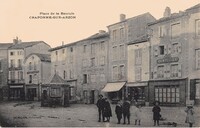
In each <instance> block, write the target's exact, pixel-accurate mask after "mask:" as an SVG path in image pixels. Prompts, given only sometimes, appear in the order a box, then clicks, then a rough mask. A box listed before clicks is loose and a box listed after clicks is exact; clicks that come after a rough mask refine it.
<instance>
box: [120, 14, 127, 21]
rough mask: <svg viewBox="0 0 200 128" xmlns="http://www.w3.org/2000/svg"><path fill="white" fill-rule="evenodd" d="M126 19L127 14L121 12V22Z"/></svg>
mask: <svg viewBox="0 0 200 128" xmlns="http://www.w3.org/2000/svg"><path fill="white" fill-rule="evenodd" d="M125 20H126V15H125V14H120V22H122V21H125Z"/></svg>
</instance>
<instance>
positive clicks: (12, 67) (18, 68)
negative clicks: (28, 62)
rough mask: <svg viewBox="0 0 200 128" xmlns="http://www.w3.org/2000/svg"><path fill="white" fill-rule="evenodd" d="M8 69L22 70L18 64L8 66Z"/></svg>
mask: <svg viewBox="0 0 200 128" xmlns="http://www.w3.org/2000/svg"><path fill="white" fill-rule="evenodd" d="M8 70H9V71H13V70H22V66H18V67H14V66H11V67H9V68H8Z"/></svg>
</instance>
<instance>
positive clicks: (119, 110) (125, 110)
mask: <svg viewBox="0 0 200 128" xmlns="http://www.w3.org/2000/svg"><path fill="white" fill-rule="evenodd" d="M130 106H131V103H130V101H129V100H128V99H125V100H124V102H123V103H121V102H120V101H119V102H118V103H117V105H116V107H115V113H116V116H117V120H118V122H117V123H118V124H120V123H121V119H122V116H123V119H124V120H123V121H124V122H123V124H126V120H127V124H130ZM97 107H98V112H99V120H98V121H99V122H101V119H102V121H103V122H109V121H110V117H112V110H111V107H110V103H109V102H108V99H107V98H103V95H99V100H98V101H97ZM140 108H141V106H140V105H139V106H138V110H137V111H136V116H137V119H136V120H135V124H137V122H138V124H139V125H140V119H141V116H140V113H141V109H140Z"/></svg>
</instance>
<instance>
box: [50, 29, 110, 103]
mask: <svg viewBox="0 0 200 128" xmlns="http://www.w3.org/2000/svg"><path fill="white" fill-rule="evenodd" d="M108 38H109V36H108V33H106V32H104V31H99V33H96V34H94V35H92V36H90V37H88V38H86V39H83V40H80V41H77V42H74V43H70V44H66V45H62V46H59V47H56V48H52V49H50V52H51V60H52V63H51V69H52V71H51V73H52V74H54V73H55V72H57V73H58V74H59V75H60V76H61V77H62V78H63V79H64V80H67V82H68V84H70V97H71V98H70V100H71V102H72V101H73V100H79V101H80V102H82V103H87V104H88V103H92V104H94V103H96V101H97V99H98V95H99V94H100V91H101V89H102V88H103V87H104V86H105V84H106V81H107V79H106V78H107V62H108V60H107V59H108V58H107V52H108V51H107V47H108V46H107V45H108Z"/></svg>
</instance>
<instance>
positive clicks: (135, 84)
mask: <svg viewBox="0 0 200 128" xmlns="http://www.w3.org/2000/svg"><path fill="white" fill-rule="evenodd" d="M147 85H148V83H147V82H142V83H127V84H126V86H127V87H141V86H147Z"/></svg>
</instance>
